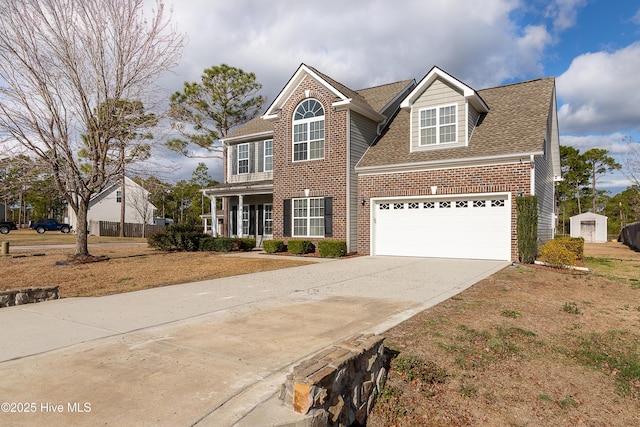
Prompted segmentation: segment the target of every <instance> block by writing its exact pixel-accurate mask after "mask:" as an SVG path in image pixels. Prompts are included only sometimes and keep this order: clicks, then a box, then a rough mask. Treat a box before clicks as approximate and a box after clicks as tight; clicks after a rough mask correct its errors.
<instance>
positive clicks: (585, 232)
mask: <svg viewBox="0 0 640 427" xmlns="http://www.w3.org/2000/svg"><path fill="white" fill-rule="evenodd" d="M607 219H608V218H607V217H606V216H604V215H598V214H595V213H593V212H585V213H583V214H580V215H575V216H572V217H571V218H570V228H569V229H570V233H571V237H582V238H583V239H584V241H585V242H587V243H604V242H606V241H607Z"/></svg>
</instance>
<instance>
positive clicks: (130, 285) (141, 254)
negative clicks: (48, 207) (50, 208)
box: [0, 232, 309, 298]
mask: <svg viewBox="0 0 640 427" xmlns="http://www.w3.org/2000/svg"><path fill="white" fill-rule="evenodd" d="M34 233H35V232H34ZM90 251H91V253H92V255H94V256H106V257H108V258H109V259H108V260H107V261H101V262H94V263H88V264H80V265H62V266H57V265H55V264H56V262H58V261H64V260H66V259H67V258H68V256H69V255H70V254H71V253H72V250H70V249H44V250H35V251H34V250H30V251H20V250H19V248H17V247H16V248H12V249H11V255H10V256H4V257H0V272H2V277H3V279H2V280H1V281H0V290H3V289H19V288H27V287H41V286H56V285H57V286H59V287H60V294H61V296H62V297H63V298H65V297H75V296H100V295H110V294H115V293H121V292H131V291H138V290H141V289H148V288H154V287H158V286H166V285H174V284H180V283H187V282H194V281H200V280H208V279H215V278H219V277H227V276H235V275H239V274H247V273H255V272H259V271H267V270H275V269H280V268H288V267H293V266H297V265H304V264H308V263H309V261H302V260H299V259H294V258H288V257H282V258H278V259H272V258H270V257H257V258H249V257H238V256H232V255H220V254H215V253H210V252H177V253H164V252H159V251H154V250H152V249H149V248H147V247H146V245H135V246H111V247H93V248H91V250H90ZM34 254H36V255H38V254H42V256H34ZM21 255H24V257H20V256H21Z"/></svg>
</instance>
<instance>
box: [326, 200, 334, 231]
mask: <svg viewBox="0 0 640 427" xmlns="http://www.w3.org/2000/svg"><path fill="white" fill-rule="evenodd" d="M324 236H325V237H333V197H325V198H324Z"/></svg>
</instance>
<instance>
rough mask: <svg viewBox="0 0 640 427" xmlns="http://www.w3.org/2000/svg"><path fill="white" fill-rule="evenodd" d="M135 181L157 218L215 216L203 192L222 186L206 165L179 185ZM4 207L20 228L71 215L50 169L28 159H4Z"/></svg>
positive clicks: (0, 186) (0, 182) (193, 220)
mask: <svg viewBox="0 0 640 427" xmlns="http://www.w3.org/2000/svg"><path fill="white" fill-rule="evenodd" d="M132 179H133V180H134V181H135V182H136V183H138V184H139V185H141V186H142V187H143V188H145V189H146V190H147V191H149V201H150V202H151V203H153V205H155V206H156V208H157V210H156V212H155V215H156V216H157V217H164V218H170V219H173V220H174V221H175V222H176V223H185V224H187V223H188V224H201V223H202V219H201V218H200V215H203V214H210V213H211V202H210V201H209V199H207V198H205V197H204V196H203V194H202V192H201V191H200V190H201V189H204V188H208V187H211V186H213V185H216V184H218V182H217V181H216V180H214V179H213V178H212V177H211V176H210V175H209V170H208V168H207V166H206V165H205V164H204V163H200V164H198V166H197V167H196V168H195V170H194V171H193V173H192V176H191V178H190V179H189V180H180V181H178V182H176V183H170V182H165V181H162V180H160V179H158V178H156V177H153V176H151V177H142V176H133V177H132ZM0 203H2V204H3V205H4V206H3V208H5V212H4V213H5V217H6V218H7V220H8V221H15V222H17V223H19V224H28V223H29V221H31V220H36V219H38V218H55V219H58V220H64V218H65V217H66V216H67V215H68V213H67V204H66V201H65V198H64V195H63V194H60V192H59V191H58V190H57V188H56V185H55V183H54V178H53V177H52V176H51V174H50V173H49V172H48V169H47V168H46V167H39V166H38V163H37V161H36V162H34V161H33V160H32V159H30V158H29V157H27V156H24V155H21V156H16V157H12V158H9V157H8V158H4V159H0Z"/></svg>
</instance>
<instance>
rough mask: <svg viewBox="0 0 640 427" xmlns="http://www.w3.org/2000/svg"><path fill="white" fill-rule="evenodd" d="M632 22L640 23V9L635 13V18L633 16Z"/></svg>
mask: <svg viewBox="0 0 640 427" xmlns="http://www.w3.org/2000/svg"><path fill="white" fill-rule="evenodd" d="M631 22H633V23H634V24H638V25H640V9H638V11H637V12H636V14H635V15H633V18H631Z"/></svg>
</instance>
